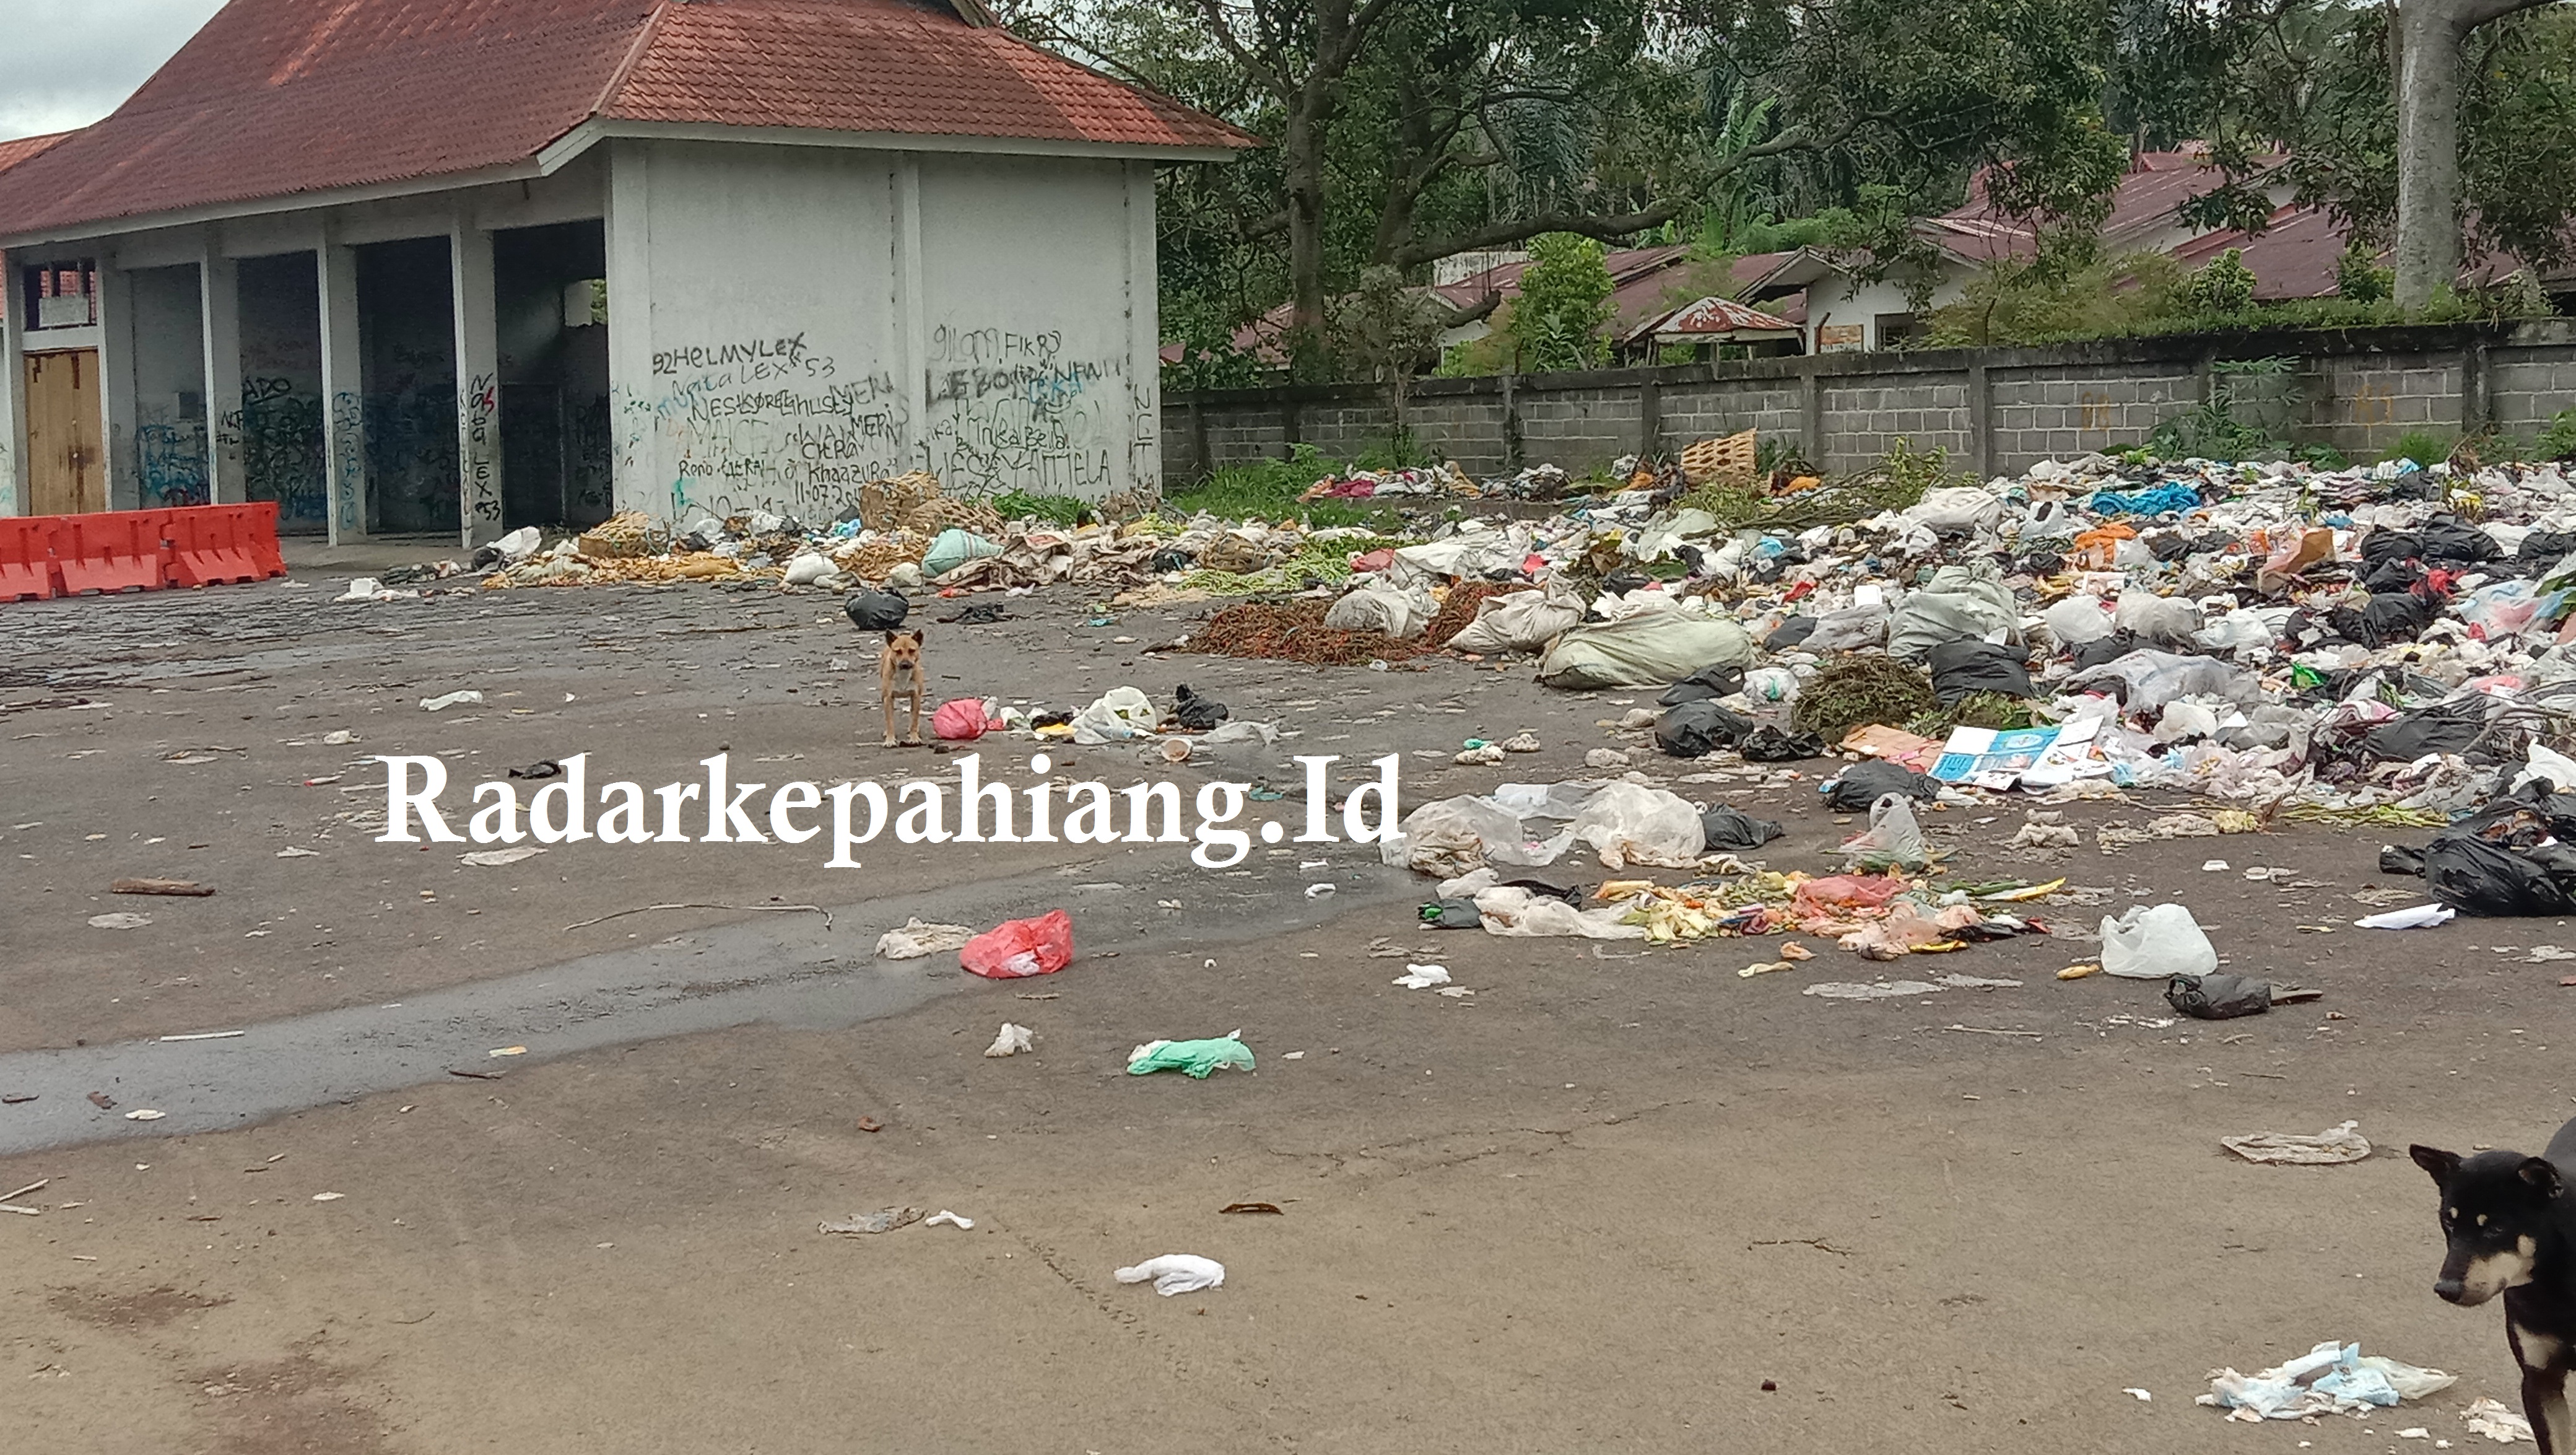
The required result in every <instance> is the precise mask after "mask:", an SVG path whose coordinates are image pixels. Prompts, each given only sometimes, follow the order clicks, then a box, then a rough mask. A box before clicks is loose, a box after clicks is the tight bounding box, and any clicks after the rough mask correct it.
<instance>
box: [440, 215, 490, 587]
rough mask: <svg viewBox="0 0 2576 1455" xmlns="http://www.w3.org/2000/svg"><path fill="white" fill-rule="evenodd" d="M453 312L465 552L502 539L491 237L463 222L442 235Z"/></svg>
mask: <svg viewBox="0 0 2576 1455" xmlns="http://www.w3.org/2000/svg"><path fill="white" fill-rule="evenodd" d="M447 266H448V282H449V287H448V297H449V298H450V299H452V300H454V304H455V309H456V444H457V448H456V468H457V474H458V480H457V492H456V495H457V509H456V513H457V515H458V516H459V517H460V519H461V521H462V527H463V530H464V544H465V548H466V549H467V550H472V549H473V548H474V547H476V546H479V545H482V544H483V543H485V542H487V541H492V540H497V539H499V538H500V535H501V346H500V343H499V341H498V338H497V337H496V335H495V332H494V323H493V313H494V309H495V303H494V299H493V292H492V234H490V233H488V232H485V231H483V230H482V229H480V228H477V227H475V226H473V225H472V224H471V223H470V222H469V221H467V220H466V219H464V218H459V219H458V220H457V222H456V225H455V226H454V227H453V228H451V229H449V231H448V234H447Z"/></svg>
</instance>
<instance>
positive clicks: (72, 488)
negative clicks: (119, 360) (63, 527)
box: [27, 349, 107, 515]
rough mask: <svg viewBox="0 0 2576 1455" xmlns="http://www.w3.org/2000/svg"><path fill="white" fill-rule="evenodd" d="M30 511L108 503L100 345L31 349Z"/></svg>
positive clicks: (57, 510) (64, 511)
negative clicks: (102, 443)
mask: <svg viewBox="0 0 2576 1455" xmlns="http://www.w3.org/2000/svg"><path fill="white" fill-rule="evenodd" d="M27 460H28V464H29V465H30V466H31V467H32V469H31V471H30V473H31V474H32V476H33V479H32V481H31V482H30V486H29V489H28V492H27V499H28V504H29V513H30V514H34V515H70V514H73V513H75V512H79V511H85V510H105V509H107V452H106V451H105V450H103V449H101V448H100V447H99V394H98V350H96V349H65V350H62V351H61V352H58V353H44V354H29V355H27Z"/></svg>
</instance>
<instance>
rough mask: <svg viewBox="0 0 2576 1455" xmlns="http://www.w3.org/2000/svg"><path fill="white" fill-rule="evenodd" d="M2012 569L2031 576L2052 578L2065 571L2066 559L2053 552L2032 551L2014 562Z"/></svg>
mask: <svg viewBox="0 0 2576 1455" xmlns="http://www.w3.org/2000/svg"><path fill="white" fill-rule="evenodd" d="M2013 569H2014V570H2016V571H2021V572H2024V573H2027V574H2029V575H2032V576H2054V575H2056V574H2057V573H2058V572H2060V571H2063V570H2065V569H2066V558H2065V557H2064V556H2061V555H2059V554H2058V553H2057V552H2055V551H2032V552H2030V553H2029V554H2028V555H2025V556H2023V557H2022V558H2021V559H2020V560H2018V561H2015V562H2014V563H2013Z"/></svg>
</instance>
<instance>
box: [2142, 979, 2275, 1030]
mask: <svg viewBox="0 0 2576 1455" xmlns="http://www.w3.org/2000/svg"><path fill="white" fill-rule="evenodd" d="M2165 1003H2166V1004H2168V1005H2170V1006H2172V1007H2173V1008H2174V1009H2176V1010H2178V1011H2181V1012H2182V1013H2183V1014H2184V1015H2187V1016H2190V1017H2192V1018H2193V1019H2195V1020H2205V1021H2223V1020H2234V1019H2235V1018H2237V1017H2238V1016H2249V1015H2262V1014H2263V1013H2265V1012H2266V1011H2269V1010H2270V1009H2271V1008H2272V1005H2273V995H2272V982H2270V981H2268V980H2255V979H2251V978H2248V977H2246V976H2243V975H2231V974H2228V973H2226V972H2224V971H2212V972H2211V973H2209V974H2207V975H2175V976H2174V977H2172V979H2171V980H2170V981H2168V982H2167V984H2166V986H2165Z"/></svg>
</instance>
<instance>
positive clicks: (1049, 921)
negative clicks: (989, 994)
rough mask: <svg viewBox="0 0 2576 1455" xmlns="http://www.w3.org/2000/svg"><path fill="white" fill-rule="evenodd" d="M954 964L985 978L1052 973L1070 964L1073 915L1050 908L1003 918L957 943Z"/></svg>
mask: <svg viewBox="0 0 2576 1455" xmlns="http://www.w3.org/2000/svg"><path fill="white" fill-rule="evenodd" d="M957 963H958V964H959V965H961V966H963V967H965V969H966V970H967V971H968V972H969V973H971V974H975V975H981V976H983V977H984V978H985V979H987V980H1018V979H1022V978H1025V977H1027V976H1031V975H1052V974H1054V973H1055V972H1057V971H1058V970H1061V969H1063V968H1064V967H1065V966H1067V965H1070V964H1072V963H1073V917H1072V916H1071V915H1069V914H1066V913H1065V912H1064V911H1063V910H1060V909H1053V910H1049V911H1047V912H1046V913H1045V914H1042V915H1038V916H1036V917H1035V918H1032V919H1013V920H1004V921H1002V922H1001V923H1000V924H998V925H995V926H994V927H993V928H991V929H989V930H986V931H985V932H984V933H982V934H980V935H977V936H975V937H974V938H973V939H970V940H968V941H967V942H966V943H965V944H963V945H961V946H959V947H958V949H957Z"/></svg>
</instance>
